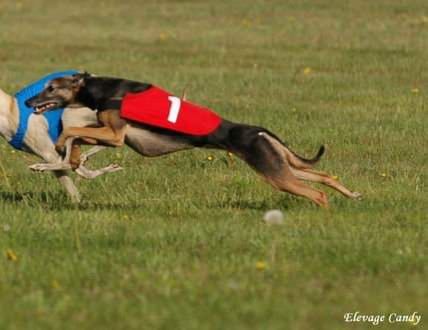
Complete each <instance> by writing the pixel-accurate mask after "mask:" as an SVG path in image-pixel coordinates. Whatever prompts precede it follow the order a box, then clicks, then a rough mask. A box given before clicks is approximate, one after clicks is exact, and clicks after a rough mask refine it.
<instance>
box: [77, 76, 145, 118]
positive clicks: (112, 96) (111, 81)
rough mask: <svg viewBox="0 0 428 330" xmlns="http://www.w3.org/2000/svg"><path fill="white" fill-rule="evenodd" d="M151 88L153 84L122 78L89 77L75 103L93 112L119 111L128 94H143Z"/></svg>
mask: <svg viewBox="0 0 428 330" xmlns="http://www.w3.org/2000/svg"><path fill="white" fill-rule="evenodd" d="M150 87H151V84H147V83H140V82H136V81H131V80H126V79H120V78H109V77H89V78H86V79H85V84H84V86H83V87H81V88H80V90H79V92H78V93H77V94H76V98H75V102H74V103H76V104H78V105H80V106H85V107H88V108H91V109H92V110H99V111H100V110H101V111H102V110H106V109H115V110H119V109H120V107H121V101H122V98H123V97H124V96H125V95H126V94H127V93H138V92H142V91H145V90H147V89H148V88H150Z"/></svg>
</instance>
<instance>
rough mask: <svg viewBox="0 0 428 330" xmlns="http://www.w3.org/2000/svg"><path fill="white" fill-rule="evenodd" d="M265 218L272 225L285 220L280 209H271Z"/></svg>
mask: <svg viewBox="0 0 428 330" xmlns="http://www.w3.org/2000/svg"><path fill="white" fill-rule="evenodd" d="M263 220H264V221H265V222H266V223H267V224H270V225H280V224H282V223H283V222H284V214H283V213H282V212H281V211H280V210H270V211H267V212H266V213H265V215H264V216H263Z"/></svg>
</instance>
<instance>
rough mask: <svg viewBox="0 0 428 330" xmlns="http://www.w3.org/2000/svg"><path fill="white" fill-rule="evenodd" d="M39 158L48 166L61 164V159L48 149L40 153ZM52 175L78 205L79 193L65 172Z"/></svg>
mask: <svg viewBox="0 0 428 330" xmlns="http://www.w3.org/2000/svg"><path fill="white" fill-rule="evenodd" d="M40 156H41V157H42V158H43V159H44V160H45V161H46V162H48V163H50V164H49V165H55V163H59V162H61V157H60V156H59V155H58V154H57V153H56V152H55V149H54V148H53V146H52V148H49V150H44V152H43V153H40ZM53 175H55V177H56V178H57V179H58V180H59V182H60V183H61V185H62V186H63V187H64V188H65V190H66V191H67V193H68V194H69V196H70V198H71V200H72V202H74V203H79V202H80V193H79V191H78V190H77V187H76V186H75V184H74V182H73V180H72V179H71V178H70V177H69V176H68V174H67V171H65V170H61V171H54V172H53Z"/></svg>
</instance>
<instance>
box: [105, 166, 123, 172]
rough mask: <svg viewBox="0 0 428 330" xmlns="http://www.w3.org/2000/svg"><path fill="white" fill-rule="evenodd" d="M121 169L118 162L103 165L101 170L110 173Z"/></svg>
mask: <svg viewBox="0 0 428 330" xmlns="http://www.w3.org/2000/svg"><path fill="white" fill-rule="evenodd" d="M121 170H123V167H122V166H119V165H118V164H110V165H109V166H107V167H105V168H104V170H103V171H105V172H108V173H112V172H117V171H121Z"/></svg>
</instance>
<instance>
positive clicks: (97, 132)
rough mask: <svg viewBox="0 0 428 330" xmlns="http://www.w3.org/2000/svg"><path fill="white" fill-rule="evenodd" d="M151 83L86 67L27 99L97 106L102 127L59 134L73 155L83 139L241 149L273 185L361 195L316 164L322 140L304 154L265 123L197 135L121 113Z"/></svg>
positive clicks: (40, 104)
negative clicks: (125, 103)
mask: <svg viewBox="0 0 428 330" xmlns="http://www.w3.org/2000/svg"><path fill="white" fill-rule="evenodd" d="M150 88H152V85H151V84H147V83H141V82H136V81H130V80H125V79H119V78H110V77H98V76H92V75H90V74H88V73H81V74H76V75H73V76H67V77H63V78H58V79H54V80H52V81H50V83H48V85H47V86H46V88H45V89H44V90H43V91H42V92H41V93H40V94H39V95H36V96H35V97H33V98H31V99H29V100H28V101H27V105H28V106H30V107H33V108H34V109H35V112H36V113H43V112H44V111H50V110H54V109H56V108H64V107H68V108H71V107H82V106H84V107H88V108H90V109H93V110H97V111H98V112H97V116H98V121H99V124H100V127H84V128H79V127H69V128H66V129H65V130H64V131H63V133H62V135H61V136H60V138H59V140H58V142H57V149H58V150H63V149H64V146H65V145H66V142H67V139H69V141H72V140H73V139H74V142H73V143H72V145H73V149H72V151H71V160H70V161H72V160H73V159H78V158H79V157H78V154H79V152H80V150H79V144H103V145H108V146H115V147H118V146H122V145H123V144H124V143H126V144H127V145H129V146H130V147H131V148H132V149H134V150H135V151H137V152H138V153H140V154H141V155H143V156H151V157H155V156H160V155H164V154H167V153H171V152H174V151H179V150H184V149H189V148H193V147H207V148H217V149H223V150H227V151H229V152H231V153H233V154H236V155H237V156H238V157H240V158H241V159H243V160H244V161H245V162H247V164H249V165H250V166H251V167H252V168H253V169H254V170H255V171H256V172H257V173H258V174H260V175H262V176H263V177H264V178H265V179H266V180H267V182H269V183H270V184H271V185H272V186H273V187H275V188H277V189H279V190H281V191H286V192H289V193H292V194H294V195H298V196H303V197H306V198H308V199H310V200H311V201H313V202H315V203H316V204H317V205H319V206H322V207H328V200H327V195H326V194H325V193H324V192H323V191H319V190H316V189H314V188H312V187H310V186H308V185H306V184H305V183H303V182H302V180H306V181H312V182H319V183H322V184H325V185H327V186H329V187H331V188H333V189H336V190H337V191H339V192H341V193H342V194H343V195H345V196H346V197H349V198H359V197H360V196H361V195H360V194H359V193H357V192H352V191H350V190H349V189H347V188H346V187H344V186H343V185H342V184H340V183H339V182H338V181H337V180H335V179H334V178H333V177H332V176H330V175H328V174H327V173H324V172H320V171H315V170H313V169H312V167H313V165H314V164H315V163H316V162H317V161H318V160H319V159H320V158H321V156H322V155H323V153H324V147H323V146H321V147H320V149H319V151H318V154H317V155H316V156H315V157H314V158H312V159H305V158H303V157H301V156H299V155H297V154H296V153H295V152H293V151H292V150H291V149H290V148H288V147H287V146H286V145H285V144H284V143H283V142H282V141H281V140H280V139H279V138H278V137H277V136H275V135H274V134H273V133H271V132H269V131H268V130H266V129H264V128H262V127H257V126H250V125H245V124H239V123H233V122H231V121H228V120H224V119H223V120H222V121H221V124H220V125H219V127H218V128H217V129H216V130H215V131H214V132H212V133H210V134H207V135H204V136H194V135H188V134H183V133H177V132H174V131H171V130H167V129H164V128H158V127H153V126H150V125H145V124H141V123H136V122H133V121H129V120H125V119H123V118H121V115H120V110H121V105H122V99H123V98H124V96H125V95H126V94H128V93H139V92H143V91H146V90H149V89H150ZM70 145H71V143H70ZM67 162H68V160H67ZM46 169H48V168H46Z"/></svg>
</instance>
